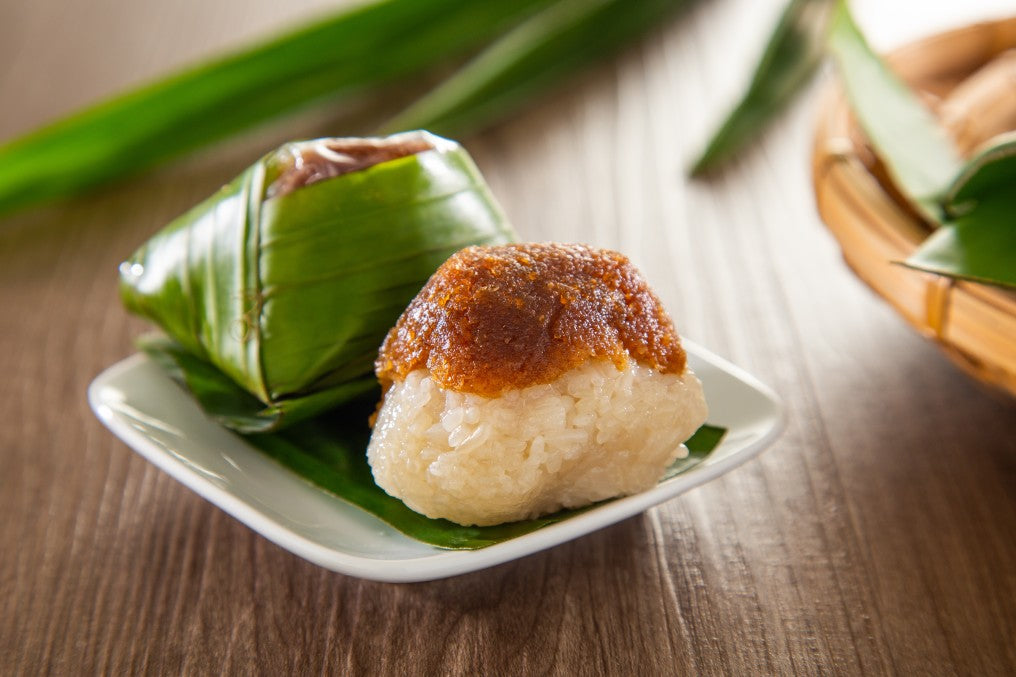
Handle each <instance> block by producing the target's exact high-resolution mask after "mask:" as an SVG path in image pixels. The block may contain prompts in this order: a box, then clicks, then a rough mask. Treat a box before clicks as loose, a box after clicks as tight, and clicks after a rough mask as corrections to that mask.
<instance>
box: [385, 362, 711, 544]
mask: <svg viewBox="0 0 1016 677" xmlns="http://www.w3.org/2000/svg"><path fill="white" fill-rule="evenodd" d="M705 418H706V404H705V399H704V397H703V395H702V385H701V383H699V380H698V379H697V378H696V377H695V375H694V374H693V373H691V371H690V370H686V371H685V373H684V374H682V375H680V376H678V375H675V374H661V373H659V372H657V371H655V370H654V369H651V368H649V367H644V366H640V365H638V364H636V363H635V362H634V361H629V363H628V366H627V368H626V369H623V370H619V369H618V368H617V367H616V366H614V364H612V363H610V362H606V361H595V362H590V363H587V364H585V365H583V366H581V367H578V368H576V369H573V370H572V371H570V372H567V373H566V374H564V375H563V376H561V377H560V378H559V379H558V380H557V381H555V382H553V383H550V384H547V385H536V386H531V387H528V388H524V389H522V390H513V391H509V392H507V393H505V394H504V395H502V396H501V397H495V398H487V397H481V396H479V395H472V394H463V393H457V392H453V391H449V390H445V389H443V388H441V387H440V386H439V385H438V384H437V383H435V382H434V381H433V380H432V379H431V378H430V376H429V375H428V372H427V371H426V370H423V369H418V370H416V371H413V372H411V373H410V374H409V375H408V376H407V377H406V379H405V380H404V381H397V382H395V383H394V384H393V385H392V386H391V388H389V390H388V392H387V393H386V394H385V398H384V403H383V405H382V406H381V409H380V411H379V412H378V417H377V421H376V423H375V426H374V433H373V435H372V437H371V440H370V445H369V446H368V448H367V458H368V460H369V461H370V465H371V467H372V468H373V472H374V479H375V481H376V482H377V483H378V485H379V486H380V487H381V488H383V489H384V490H385V491H387V492H388V493H389V494H391V495H392V496H396V497H398V498H400V499H402V500H403V501H404V502H405V503H406V504H407V505H408V506H409V507H410V508H412V509H413V510H415V511H417V512H420V513H423V514H424V515H427V516H428V517H443V518H446V519H449V520H452V521H453V522H457V523H459V524H475V525H481V526H482V525H491V524H500V523H502V522H511V521H515V520H520V519H526V518H530V517H536V516H539V515H544V514H548V513H552V512H555V511H557V510H559V509H561V508H576V507H580V506H583V505H588V504H590V503H593V502H596V501H600V500H603V499H606V498H611V497H614V496H623V495H627V494H633V493H636V492H639V491H643V490H645V489H648V488H649V487H652V486H653V485H654V484H656V482H657V481H659V478H660V476H661V475H662V474H663V472H664V470H665V469H666V468H667V466H668V465H670V464H671V463H673V462H674V460H675V459H677V458H678V457H679V456H683V455H685V454H687V450H685V449H684V447H682V446H680V445H681V443H682V442H683V441H684V440H686V439H688V437H690V436H691V435H692V433H694V432H695V430H696V429H698V427H699V426H700V425H701V424H702V423H703V422H704V421H705Z"/></svg>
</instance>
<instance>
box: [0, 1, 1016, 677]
mask: <svg viewBox="0 0 1016 677" xmlns="http://www.w3.org/2000/svg"><path fill="white" fill-rule="evenodd" d="M327 4H328V3H325V2H311V1H308V2H299V3H291V4H287V5H286V6H285V7H284V6H282V5H281V4H280V3H270V2H267V1H265V0H256V1H253V2H250V1H248V2H243V3H241V2H239V1H238V0H236V1H234V0H230V1H229V2H220V3H199V2H187V3H186V4H184V3H171V4H168V5H167V4H155V3H127V2H123V0H104V1H103V2H100V3H89V4H88V5H87V6H86V5H82V6H80V7H79V6H77V5H74V4H73V3H71V4H67V3H57V2H34V3H27V2H25V3H15V4H13V5H12V6H5V7H4V8H2V9H0V17H2V20H0V63H3V64H5V66H4V69H3V70H0V73H2V76H0V100H2V101H3V102H4V115H3V116H2V117H0V138H7V137H9V136H11V135H13V134H15V133H17V132H19V131H22V130H25V129H28V128H30V127H32V126H33V125H35V124H37V123H39V122H40V121H42V120H44V119H49V118H52V117H53V116H55V115H58V114H60V113H62V112H64V111H66V110H69V109H70V108H72V107H73V106H75V105H79V104H81V103H83V102H85V101H88V100H90V99H92V98H94V97H96V96H99V95H101V94H105V93H108V92H110V91H114V90H116V89H117V88H119V87H121V86H123V85H125V84H128V83H131V82H136V81H139V80H142V79H145V78H148V77H151V76H153V75H155V74H157V73H159V72H161V71H162V70H164V69H166V68H169V67H171V66H174V65H178V64H180V63H183V62H186V61H188V60H190V59H193V58H196V57H198V56H201V55H204V54H208V53H211V52H213V51H214V50H215V49H216V48H218V47H221V46H223V45H233V44H237V43H238V42H239V41H240V39H241V38H246V37H249V36H251V35H256V34H258V33H259V32H263V31H264V30H267V29H268V28H269V27H271V26H273V25H276V24H278V23H280V22H287V21H290V20H292V19H293V18H296V17H300V16H306V15H308V14H311V13H314V12H315V11H319V10H320V8H321V7H324V6H326V5H327ZM779 5H780V3H779V2H776V1H775V0H772V1H768V2H765V3H757V2H751V0H724V1H723V2H715V3H702V4H700V5H698V6H697V7H696V8H695V9H694V10H693V11H692V12H691V13H690V14H689V15H687V16H686V17H685V18H684V20H683V21H681V22H680V23H677V24H674V25H670V26H666V27H662V28H661V29H660V30H659V31H658V32H657V33H655V34H654V35H652V36H651V37H650V38H649V39H647V40H646V41H645V42H644V43H642V44H641V45H640V46H639V47H637V48H636V49H633V50H630V51H628V52H627V53H625V54H624V55H623V56H622V57H621V58H619V59H617V60H616V61H614V62H611V63H609V64H605V65H603V66H602V67H600V68H598V69H596V70H595V71H594V72H592V73H590V74H588V75H585V76H583V77H580V78H576V79H575V81H574V82H572V83H570V84H569V85H568V86H567V87H564V88H562V89H561V90H560V91H559V92H557V93H555V94H554V95H553V96H552V97H550V98H547V99H545V100H543V101H542V102H541V103H540V104H539V105H537V106H536V107H534V108H533V109H531V110H530V111H529V112H527V113H526V114H525V115H524V116H520V117H519V118H518V119H517V120H515V121H513V122H511V123H510V124H505V125H502V126H500V127H498V128H497V129H494V130H492V131H491V132H489V133H486V134H484V135H481V136H478V137H475V138H472V139H467V140H466V142H467V145H468V147H469V148H470V150H471V151H472V152H473V154H474V156H475V157H476V159H477V161H478V163H479V164H480V166H481V168H482V169H483V170H484V172H485V173H486V175H487V177H488V179H489V181H490V183H491V185H492V187H493V189H494V191H495V193H496V194H497V195H498V196H499V198H500V200H501V202H502V203H503V205H504V206H505V208H506V210H507V211H508V213H509V214H510V215H511V216H512V218H513V220H514V221H515V224H516V226H517V228H518V230H519V232H520V233H521V234H522V235H523V236H524V237H526V238H530V239H536V240H547V239H556V240H581V241H586V242H589V243H592V244H594V245H597V246H604V247H614V248H618V249H620V250H622V251H624V252H625V253H626V254H628V255H629V256H630V257H631V258H632V259H633V260H634V261H635V263H636V264H637V265H638V266H639V267H640V268H642V270H643V271H644V272H645V274H646V275H647V277H648V278H649V279H650V280H651V282H652V283H653V284H654V286H655V287H656V289H657V291H658V293H659V295H660V296H661V298H662V299H663V300H664V302H665V303H666V305H667V306H668V307H669V309H670V310H671V313H672V314H673V315H674V317H675V318H676V321H677V324H678V327H679V329H680V330H681V331H682V332H683V333H684V334H685V335H687V336H689V337H691V338H693V339H694V340H696V341H698V342H699V343H702V344H704V345H706V346H709V347H710V348H711V349H713V350H714V351H716V352H718V353H720V354H722V355H724V356H726V357H728V358H729V359H731V360H732V361H734V362H736V363H738V364H740V365H742V366H743V367H745V368H746V369H748V370H749V371H752V372H753V373H755V374H757V375H758V376H759V377H760V378H762V379H763V380H764V381H766V382H768V383H769V384H771V385H772V386H773V387H774V388H775V389H776V390H777V391H778V392H779V393H780V394H781V396H782V397H783V398H784V400H785V401H786V404H787V408H788V413H789V423H788V427H787V430H786V432H785V433H784V435H783V436H782V437H781V439H780V440H779V441H778V442H777V443H776V444H775V445H774V446H773V448H772V449H770V450H769V451H767V452H766V453H765V454H763V455H762V456H761V457H759V458H758V459H757V460H754V461H752V462H750V463H748V464H747V465H745V466H743V467H741V468H739V469H737V470H736V471H734V472H731V473H730V474H728V475H726V476H724V477H723V478H721V479H719V480H716V481H714V482H711V483H710V484H708V485H706V486H703V487H701V488H699V489H696V490H694V491H692V492H690V493H688V494H686V495H684V496H682V497H681V498H679V499H676V500H672V501H670V502H668V503H666V504H664V505H662V506H660V507H659V508H656V509H653V510H650V511H648V512H647V513H645V514H643V515H641V516H638V517H635V518H632V519H629V520H627V521H625V522H623V523H621V524H617V525H615V526H613V527H610V528H607V529H604V530H602V531H600V532H597V533H594V534H592V535H589V536H587V537H585V538H582V539H579V540H577V541H574V542H571V543H567V544H565V545H562V546H560V547H557V548H554V549H552V550H550V551H547V552H544V553H540V554H537V555H533V556H531V557H527V558H525V559H523V560H520V561H517V562H513V563H509V564H505V565H502V566H499V567H495V568H493V569H490V570H486V571H482V572H477V573H474V574H470V575H466V576H461V577H457V578H453V579H449V580H444V581H436V582H432V583H423V584H414V585H388V584H380V583H372V582H366V581H361V580H358V579H354V578H349V577H345V576H342V575H339V574H334V573H331V572H328V571H325V570H323V569H320V568H318V567H315V566H314V565H311V564H309V563H307V562H305V561H303V560H300V559H299V558H297V557H295V556H293V555H291V554H289V553H288V552H286V551H284V550H281V549H280V548H278V547H276V546H275V545H273V544H271V543H270V542H268V541H267V540H265V539H263V538H261V537H260V536H258V535H256V534H254V533H253V532H251V531H250V530H249V529H247V528H246V527H244V526H242V525H240V524H239V523H238V522H236V521H235V520H233V519H232V518H230V517H228V516H226V515H225V514H224V513H222V512H221V511H219V510H218V509H216V508H214V507H212V506H211V505H210V504H208V503H206V502H205V501H204V500H202V499H200V498H199V497H197V496H196V495H195V494H193V493H191V492H189V491H188V490H186V489H184V488H183V487H182V486H180V485H178V484H177V483H176V482H174V481H173V480H171V479H170V478H169V477H168V476H166V475H165V474H163V473H162V472H160V471H158V470H156V469H155V468H154V467H153V466H151V465H149V464H148V463H146V462H144V461H143V460H142V459H141V458H140V457H138V456H136V455H135V454H133V453H132V452H131V451H130V450H129V449H128V448H127V447H125V446H124V445H123V444H121V443H119V442H118V441H117V440H116V439H115V438H114V437H113V436H112V435H111V434H109V433H108V432H107V431H106V430H105V429H104V428H102V426H101V425H100V424H99V423H98V422H97V421H96V420H95V419H94V417H93V416H92V415H91V413H90V412H89V411H88V409H87V406H86V404H85V399H84V394H85V388H86V386H87V384H88V383H89V381H90V380H91V379H92V378H93V377H94V376H95V375H96V374H97V373H98V372H99V371H100V370H102V369H103V368H104V367H105V366H108V365H109V364H112V363H113V362H115V361H116V360H118V359H120V358H122V357H124V356H126V355H128V354H129V353H131V352H132V348H131V341H132V338H133V337H134V336H136V335H137V334H139V333H140V332H141V331H143V329H144V326H143V325H142V323H140V322H139V321H137V320H134V319H132V318H129V317H128V316H127V315H126V314H125V313H124V311H123V310H121V308H120V306H119V304H118V302H117V299H116V276H115V271H116V265H117V263H118V262H119V261H120V260H121V259H122V258H124V257H125V256H126V255H127V254H128V253H129V252H130V251H132V250H133V248H134V247H135V246H136V245H137V244H139V243H140V242H141V241H143V240H144V239H145V238H146V237H147V236H148V235H149V234H150V233H152V232H154V230H155V229H157V228H158V227H159V226H160V225H161V224H163V223H165V222H166V221H168V220H169V219H171V218H172V217H173V216H175V215H176V214H177V213H179V212H181V211H183V210H184V209H186V208H187V207H188V206H190V205H191V204H193V203H194V202H196V201H197V200H199V199H201V198H202V197H204V196H205V195H207V194H208V193H210V192H211V191H212V190H214V188H215V187H216V186H217V185H219V184H220V183H221V182H223V181H224V180H226V179H227V178H229V177H230V176H231V175H233V174H234V173H235V172H237V171H238V170H239V169H240V168H241V167H242V166H243V165H244V164H245V163H246V162H247V161H248V160H249V159H250V158H251V157H253V156H255V155H257V154H258V153H259V152H260V151H261V149H262V148H263V147H265V146H267V145H270V144H271V143H274V142H275V141H277V140H278V139H280V138H283V137H284V136H304V135H307V134H308V133H311V132H314V131H318V130H320V131H332V132H334V133H341V132H342V131H343V130H341V129H331V130H329V129H328V128H327V124H326V123H327V120H326V118H313V117H312V118H308V119H301V120H298V121H296V122H294V123H291V126H290V127H284V128H277V127H273V128H271V129H269V130H267V131H265V132H263V133H261V134H258V135H255V136H250V137H247V138H245V139H244V140H242V141H240V142H232V143H230V144H228V145H227V146H225V147H222V148H219V149H217V150H215V151H212V152H207V153H203V154H202V155H201V156H200V157H197V158H194V159H191V160H188V161H187V162H184V163H182V164H179V165H177V166H174V167H172V168H169V169H165V170H161V171H159V172H157V173H155V174H152V175H149V176H147V177H142V178H139V179H135V180H132V181H130V182H127V183H125V184H122V185H120V186H118V187H117V188H114V189H108V190H103V191H99V192H97V193H95V194H94V195H90V196H88V197H86V198H81V199H78V200H74V201H71V202H68V203H64V204H61V205H57V206H52V207H47V208H43V209H39V210H36V211H33V212H30V213H25V214H22V215H19V216H17V217H14V218H10V219H7V220H6V221H5V222H4V223H3V224H2V227H0V304H2V307H3V310H4V312H3V313H0V373H2V374H4V377H5V378H4V384H3V386H2V387H0V411H3V412H4V425H2V426H0V514H2V515H3V519H2V520H0V672H3V673H13V674H40V673H45V672H51V673H57V674H68V673H74V674H90V673H106V674H128V673H154V674H159V673H169V674H206V673H229V674H266V675H268V674H271V675H274V674H336V673H339V674H342V673H345V674H358V673H382V674H400V673H413V674H415V673H448V674H478V673H486V674H519V673H526V674H530V673H540V674H542V673H551V674H568V675H572V674H706V675H713V674H716V675H719V674H802V675H818V674H848V675H850V674H902V675H911V674H959V675H973V674H976V675H1005V674H1012V673H1013V672H1016V406H1014V403H1013V401H1011V400H1006V399H1003V398H1001V397H998V396H996V395H995V394H993V393H991V392H988V391H986V390H985V389H983V388H982V387H980V386H979V385H977V384H976V383H974V382H972V381H970V380H969V379H968V378H967V377H965V376H964V375H963V374H961V373H960V372H958V371H957V370H956V369H955V368H954V367H953V366H952V365H951V364H949V363H948V361H947V360H946V359H945V358H944V357H943V356H942V355H940V354H939V352H938V351H937V350H936V349H935V348H934V347H933V346H931V345H929V344H927V343H925V342H924V341H923V340H922V339H921V338H919V337H918V336H916V335H915V334H914V333H912V332H911V331H910V330H909V329H908V328H907V327H906V326H905V324H904V322H903V321H902V320H900V319H899V318H898V317H896V316H895V315H894V314H893V312H892V311H891V310H890V309H889V308H888V307H887V306H886V305H885V304H884V303H882V302H881V301H879V300H878V299H877V298H876V297H874V296H873V295H872V294H871V293H870V292H869V291H868V290H867V289H866V288H865V287H864V286H863V285H862V284H861V283H860V282H858V281H857V280H856V279H855V278H854V277H853V276H852V275H851V273H850V272H849V271H848V270H847V268H846V267H845V266H844V265H843V263H842V261H841V259H840V256H839V253H838V250H837V249H836V246H835V244H834V242H833V240H832V238H831V237H830V236H829V235H828V233H827V232H826V231H825V229H824V228H823V227H822V225H821V223H820V222H819V221H818V218H817V216H816V213H815V209H814V205H813V202H812V195H811V192H810V180H809V176H808V174H807V171H808V161H807V157H808V145H809V141H810V135H811V129H812V123H813V119H814V114H815V111H814V110H813V107H812V102H813V101H814V97H812V98H811V99H810V100H809V101H805V102H803V103H801V104H800V105H798V106H796V107H795V108H794V109H792V110H791V111H790V112H789V113H788V114H787V116H785V117H784V119H783V120H782V121H781V122H780V124H779V125H777V127H776V128H775V129H774V130H773V131H772V132H771V133H769V134H767V135H766V136H765V138H764V139H763V140H762V143H761V144H760V145H759V146H758V147H757V148H756V149H754V150H753V151H752V152H751V153H749V154H747V155H746V156H745V157H744V159H743V161H741V162H740V163H738V164H737V165H736V166H733V167H731V169H730V171H728V172H726V173H725V174H724V175H723V176H721V177H719V178H718V179H717V180H715V181H714V182H711V183H707V184H699V183H695V184H692V183H688V182H686V181H685V180H684V179H683V178H682V167H683V165H684V163H685V162H687V161H688V159H690V158H691V157H693V155H694V154H695V152H696V151H697V150H698V146H699V144H700V142H701V140H702V139H704V137H705V134H706V133H707V132H708V131H709V128H710V126H711V125H712V124H713V122H714V121H715V118H716V115H717V114H718V113H719V112H720V111H721V110H722V108H723V106H724V105H725V103H726V102H725V101H724V97H725V96H726V97H727V100H729V98H730V97H732V96H733V95H734V93H735V92H736V90H737V88H738V87H739V86H740V84H741V83H742V82H743V80H739V79H738V76H737V75H736V73H737V72H740V71H742V70H745V69H746V66H747V65H749V64H750V63H751V60H752V59H753V56H754V54H753V53H754V51H755V50H757V49H758V47H759V46H760V45H761V43H762V40H763V39H764V35H762V33H763V32H764V31H761V30H760V27H761V26H762V25H764V24H765V23H766V22H768V21H769V20H771V18H772V17H774V16H775V14H776V12H777V11H778V9H779ZM241 6H242V7H244V10H243V11H241V12H235V11H234V10H235V9H236V8H238V7H241ZM224 25H225V26H228V29H229V30H228V31H225V30H223V26H224ZM111 26H116V27H118V29H117V30H115V31H111V30H110V27H111ZM717 35H723V36H724V39H723V40H717ZM70 64H73V65H74V66H73V67H71V66H70ZM254 147H256V148H257V150H256V151H255V152H251V148H254ZM1014 340H1016V338H1014Z"/></svg>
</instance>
